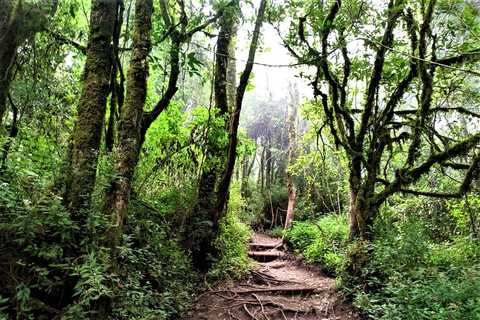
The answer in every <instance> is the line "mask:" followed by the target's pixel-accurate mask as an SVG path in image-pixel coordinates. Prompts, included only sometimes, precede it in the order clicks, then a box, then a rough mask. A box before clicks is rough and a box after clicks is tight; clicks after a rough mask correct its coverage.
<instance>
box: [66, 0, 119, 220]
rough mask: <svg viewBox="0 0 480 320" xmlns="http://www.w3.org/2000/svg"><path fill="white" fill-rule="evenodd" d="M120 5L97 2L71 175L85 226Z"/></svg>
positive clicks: (75, 205) (71, 195)
mask: <svg viewBox="0 0 480 320" xmlns="http://www.w3.org/2000/svg"><path fill="white" fill-rule="evenodd" d="M116 9H117V1H112V0H93V1H92V8H91V14H90V26H89V35H88V44H87V55H86V62H85V69H84V82H83V88H82V94H81V96H80V101H79V104H78V107H77V112H78V118H77V124H76V129H75V133H74V137H73V150H72V155H71V163H70V168H69V172H68V174H67V189H66V201H67V204H68V206H69V207H70V208H71V210H72V214H73V217H74V219H75V220H77V221H78V222H79V223H83V221H84V217H81V216H80V213H79V210H80V209H81V208H82V207H84V205H85V204H86V203H87V200H88V196H89V195H90V194H91V193H92V191H93V188H94V186H95V175H96V168H97V160H98V153H99V149H100V142H101V139H102V132H103V124H104V118H105V110H106V105H107V97H108V94H109V93H110V86H109V75H110V73H111V68H112V64H113V56H112V51H111V41H112V37H113V29H114V25H115V10H116Z"/></svg>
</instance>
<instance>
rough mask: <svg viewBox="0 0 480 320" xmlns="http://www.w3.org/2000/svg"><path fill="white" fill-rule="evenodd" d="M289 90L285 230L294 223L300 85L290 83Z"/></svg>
mask: <svg viewBox="0 0 480 320" xmlns="http://www.w3.org/2000/svg"><path fill="white" fill-rule="evenodd" d="M288 89H289V90H288V91H289V94H290V103H289V106H288V117H287V126H288V140H289V145H288V167H287V193H288V208H287V216H286V218H285V230H288V229H289V228H290V227H291V226H292V223H293V215H294V210H295V200H296V195H295V175H294V172H293V165H294V164H295V161H296V157H297V155H296V153H297V108H298V100H299V93H298V87H297V84H296V83H295V84H294V85H293V86H292V85H289V87H288Z"/></svg>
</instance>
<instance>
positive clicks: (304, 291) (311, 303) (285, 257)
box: [185, 233, 361, 320]
mask: <svg viewBox="0 0 480 320" xmlns="http://www.w3.org/2000/svg"><path fill="white" fill-rule="evenodd" d="M282 248H283V247H282V243H281V239H280V238H271V237H268V236H266V235H264V234H261V233H256V234H255V235H254V236H253V237H252V239H251V243H250V256H252V257H253V258H255V259H256V260H257V261H259V269H257V270H255V271H253V272H252V274H251V275H250V277H249V278H248V279H247V280H245V281H243V282H238V281H237V282H235V281H233V280H231V281H225V282H224V283H222V284H220V285H219V286H218V287H217V288H215V289H213V290H211V291H209V292H206V293H203V294H201V295H200V296H199V297H198V298H197V299H196V300H195V302H194V303H193V306H192V308H191V309H190V311H189V315H188V317H186V318H185V319H190V320H205V319H207V320H208V319H212V320H213V319H215V320H247V319H248V320H277V319H278V320H287V319H297V320H313V319H315V320H336V319H341V320H360V319H361V317H360V316H359V314H358V313H357V312H356V311H355V309H354V308H353V307H352V306H351V305H349V304H348V303H346V302H345V301H344V299H343V296H342V295H341V294H340V293H339V292H338V291H337V290H336V289H335V286H334V283H333V279H332V278H329V277H326V276H325V275H324V274H323V273H322V272H321V271H320V270H319V268H318V267H311V266H308V265H306V264H305V263H302V262H299V261H297V260H296V259H295V257H294V256H293V254H291V253H289V252H285V251H282Z"/></svg>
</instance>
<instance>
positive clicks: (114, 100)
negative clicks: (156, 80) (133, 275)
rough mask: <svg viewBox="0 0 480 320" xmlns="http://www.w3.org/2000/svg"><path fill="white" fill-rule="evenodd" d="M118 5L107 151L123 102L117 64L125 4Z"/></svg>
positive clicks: (120, 0)
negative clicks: (120, 96)
mask: <svg viewBox="0 0 480 320" xmlns="http://www.w3.org/2000/svg"><path fill="white" fill-rule="evenodd" d="M118 6H119V8H118V9H117V15H116V18H115V27H114V32H113V59H114V62H113V65H112V73H111V76H110V91H111V96H110V115H109V117H108V124H107V132H106V133H105V148H106V149H107V151H112V150H113V145H114V144H115V132H116V123H117V112H119V110H121V106H120V103H122V104H123V101H122V99H119V92H120V90H122V91H123V84H122V86H120V84H119V83H118V80H117V75H118V66H119V64H120V61H119V57H118V45H119V41H120V31H121V30H122V24H123V13H124V11H125V5H124V3H123V0H119V1H118ZM122 76H123V75H122ZM120 95H122V94H120ZM117 105H118V108H117Z"/></svg>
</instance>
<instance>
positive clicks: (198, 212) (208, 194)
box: [188, 0, 239, 270]
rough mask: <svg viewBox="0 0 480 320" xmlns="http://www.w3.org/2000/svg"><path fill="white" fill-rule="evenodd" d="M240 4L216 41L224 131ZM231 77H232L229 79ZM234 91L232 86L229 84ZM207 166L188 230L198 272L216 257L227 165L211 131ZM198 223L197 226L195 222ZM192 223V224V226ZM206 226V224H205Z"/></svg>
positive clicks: (229, 12)
mask: <svg viewBox="0 0 480 320" xmlns="http://www.w3.org/2000/svg"><path fill="white" fill-rule="evenodd" d="M238 10H239V7H238V1H236V0H235V1H232V2H230V3H229V4H228V5H227V6H226V7H225V10H224V11H223V12H222V16H221V17H220V21H219V24H220V32H219V34H218V38H217V50H216V52H215V61H216V63H215V69H214V83H213V90H214V103H215V107H216V108H217V109H218V113H217V114H216V115H215V116H216V117H217V118H222V119H224V121H225V124H224V127H225V128H227V127H228V121H227V120H228V119H229V118H230V116H231V109H232V107H231V105H230V103H229V102H231V99H232V93H231V92H230V96H229V90H228V88H229V83H231V81H232V79H231V78H230V79H229V68H231V67H232V63H231V62H230V58H229V53H230V51H231V47H232V44H231V42H232V39H234V37H235V30H234V26H235V24H236V21H237V19H238ZM230 77H231V75H230ZM230 87H231V84H230ZM205 150H206V154H205V164H204V166H203V168H202V173H201V176H200V182H199V189H198V199H197V203H196V205H195V208H194V210H193V215H192V216H191V217H190V221H189V227H188V228H194V229H196V232H195V234H196V237H195V239H193V241H194V242H195V245H194V247H193V250H192V258H193V262H194V265H195V267H196V268H198V269H204V270H206V269H207V268H208V267H209V264H210V260H211V258H212V257H215V256H216V255H217V252H216V250H215V247H214V244H213V241H214V239H215V236H216V234H217V230H218V224H215V222H214V220H215V219H214V216H213V210H212V208H213V207H214V205H215V190H216V188H217V187H218V180H219V177H220V172H219V171H218V168H219V167H223V166H224V165H225V159H226V152H225V147H224V146H222V143H221V141H218V134H217V133H216V132H215V131H214V130H210V131H209V134H208V136H207V142H206V148H205ZM194 221H195V222H194ZM192 222H193V223H192ZM206 222H207V223H206Z"/></svg>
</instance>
